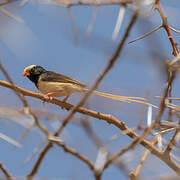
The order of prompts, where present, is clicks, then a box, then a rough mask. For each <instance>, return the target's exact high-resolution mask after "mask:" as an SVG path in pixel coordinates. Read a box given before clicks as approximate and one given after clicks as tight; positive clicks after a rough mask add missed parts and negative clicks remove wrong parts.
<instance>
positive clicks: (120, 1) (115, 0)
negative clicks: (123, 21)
mask: <svg viewBox="0 0 180 180" xmlns="http://www.w3.org/2000/svg"><path fill="white" fill-rule="evenodd" d="M13 1H15V0H4V1H1V2H0V6H2V5H5V4H8V3H10V2H13ZM51 2H53V3H56V4H59V5H61V6H66V7H71V6H76V5H88V6H102V5H112V4H116V5H126V4H128V3H133V2H134V0H110V1H99V0H97V1H91V0H88V1H81V0H79V1H69V0H51ZM153 8H155V9H156V10H157V11H158V12H159V14H160V17H161V19H162V25H160V26H158V27H157V28H155V29H154V30H153V31H151V32H150V33H147V34H145V35H143V36H141V37H140V38H138V39H136V40H139V39H142V38H145V37H146V36H147V35H150V34H151V33H153V32H155V31H157V30H158V29H160V28H164V29H165V31H166V33H167V35H168V38H169V41H170V43H171V46H172V49H173V52H172V54H173V55H174V56H175V57H178V56H179V50H178V47H177V43H176V42H175V40H174V39H173V36H172V34H171V31H175V32H177V31H176V30H174V29H173V28H171V27H170V26H169V24H168V20H167V16H166V14H165V12H164V10H163V8H162V6H161V3H160V0H156V1H155V3H154V5H153ZM137 17H138V11H136V12H135V13H134V14H133V16H132V18H131V20H130V23H129V24H128V27H127V29H126V31H125V34H124V36H123V38H122V40H121V41H120V43H119V46H118V47H117V49H116V51H115V53H114V55H113V56H112V57H111V58H110V59H109V63H108V65H107V66H106V68H105V69H104V71H103V72H102V73H101V74H100V75H99V77H98V78H97V80H96V81H95V83H94V85H93V86H92V88H91V89H90V90H89V91H88V92H87V93H86V94H85V95H84V96H83V98H82V99H81V100H80V101H79V103H78V104H77V105H76V106H73V105H71V104H68V103H64V102H61V101H59V100H56V99H53V100H48V101H47V100H46V99H44V96H43V95H41V94H39V93H35V92H31V91H28V90H25V89H23V88H20V87H18V86H16V85H14V83H13V81H12V79H11V78H10V76H9V75H8V73H7V71H6V70H5V68H4V67H3V66H2V64H1V63H0V68H1V70H2V72H3V73H4V75H5V76H6V78H7V80H8V81H9V82H10V83H8V82H5V81H1V80H0V85H1V86H4V87H7V88H10V89H12V90H13V91H14V92H15V93H16V95H17V96H18V97H19V98H20V100H21V101H22V102H23V105H24V107H27V108H28V111H27V113H28V114H29V115H30V116H32V118H33V119H34V123H35V125H36V126H37V127H38V128H39V129H40V130H41V131H42V132H43V133H44V134H45V136H46V137H47V139H48V140H49V142H48V144H47V146H46V147H45V148H44V149H43V150H42V152H41V153H40V155H39V157H38V159H37V161H36V163H35V165H34V167H33V168H32V170H31V172H30V173H29V175H28V176H27V178H28V179H32V178H33V177H34V175H35V174H36V172H37V171H38V169H39V167H40V164H41V162H42V160H43V159H44V157H45V155H46V153H47V152H48V150H49V149H50V148H51V147H52V146H53V144H54V143H56V144H57V145H58V146H60V147H61V148H63V149H64V151H66V152H68V153H71V154H72V155H74V156H75V157H77V158H78V159H80V160H81V161H83V162H84V163H86V164H87V165H88V166H89V168H90V169H91V170H92V171H93V172H94V177H95V178H96V180H100V179H101V175H102V173H103V171H104V170H105V169H106V168H107V167H108V166H109V165H110V164H111V163H112V162H113V161H116V160H117V159H118V157H119V156H120V155H122V154H124V153H125V152H127V151H128V150H130V149H132V148H134V147H135V146H137V145H138V144H141V145H142V146H144V147H145V148H146V152H145V154H144V156H143V158H142V160H141V162H140V164H139V166H138V167H137V169H136V171H135V174H134V175H135V177H137V176H138V175H139V171H140V169H141V167H142V165H143V163H144V161H145V159H146V157H147V155H148V153H149V152H151V153H152V154H154V155H155V156H156V157H158V158H159V159H161V160H162V161H163V162H164V163H166V164H167V165H168V166H169V167H170V168H171V169H173V170H174V171H175V172H176V173H177V174H178V175H180V165H178V164H177V163H176V162H175V161H173V160H172V159H171V157H170V154H169V152H170V151H171V149H172V146H173V145H174V144H175V143H176V137H177V135H178V132H179V128H175V132H174V135H173V136H172V138H171V140H170V141H169V143H168V145H167V148H166V150H165V151H164V152H162V151H160V150H159V149H158V148H156V147H155V146H154V144H155V143H156V137H155V138H154V140H153V142H152V143H150V142H149V141H147V140H146V139H144V137H145V136H146V135H148V134H149V133H150V132H151V130H152V129H153V128H154V127H155V126H156V127H160V125H161V117H162V114H163V113H164V110H165V108H166V104H165V100H166V98H167V97H168V95H171V89H172V85H173V81H174V79H175V77H176V72H177V69H175V68H174V67H173V66H172V65H170V64H169V66H168V67H167V68H168V80H167V83H166V86H165V89H164V93H163V95H162V98H161V101H160V105H159V107H160V108H159V111H158V113H157V115H156V119H155V122H154V123H153V124H152V125H151V127H148V128H147V129H145V131H144V133H142V135H141V136H139V135H138V134H137V133H136V132H135V131H133V130H132V129H130V128H128V127H127V126H126V125H125V124H124V123H123V122H122V121H119V120H118V119H116V118H115V117H114V116H112V115H108V114H103V113H99V112H96V111H92V110H89V109H86V108H83V107H82V106H83V105H84V103H85V102H86V100H87V99H88V97H89V96H90V95H91V94H92V92H93V91H94V90H95V89H96V88H97V87H98V85H99V84H100V82H101V81H102V79H103V78H104V77H105V75H106V74H107V73H108V72H109V71H110V69H111V68H112V67H113V66H114V63H115V62H116V61H117V59H118V57H119V56H120V53H121V51H122V48H123V46H124V44H125V42H126V39H127V37H128V35H129V32H130V30H131V29H132V26H133V25H134V23H135V22H136V20H137ZM136 40H133V41H131V42H134V41H136ZM24 96H31V97H34V98H37V99H40V100H42V101H46V102H48V103H52V104H55V105H57V106H60V107H64V108H66V109H67V110H70V113H69V114H68V116H67V117H66V118H65V119H64V121H63V123H62V124H61V126H60V127H59V128H58V130H57V131H56V132H55V133H54V134H51V133H50V132H49V130H48V129H47V128H46V127H44V126H43V125H41V124H40V123H39V122H38V118H37V116H36V115H35V114H34V112H33V111H32V110H31V108H30V106H29V105H28V102H27V101H26V99H25V97H24ZM76 112H79V113H82V114H85V115H88V116H90V117H94V118H97V119H99V120H103V121H106V122H107V123H109V124H113V125H114V126H116V127H117V128H119V129H120V130H121V131H123V132H126V135H127V136H129V137H130V138H132V139H133V141H132V143H130V144H129V145H128V146H126V147H124V148H123V149H121V150H120V151H119V152H117V153H115V154H113V155H111V156H110V157H109V158H108V160H107V161H106V162H105V164H103V166H102V167H101V168H100V169H96V167H95V165H94V164H93V162H91V161H90V160H89V159H88V158H87V157H85V156H84V155H82V154H80V153H78V152H77V151H76V150H75V149H73V148H71V147H69V146H67V145H65V143H64V142H62V141H61V140H60V139H59V138H58V137H57V136H58V135H59V134H60V133H61V132H62V130H63V129H64V127H65V126H66V125H67V124H68V123H69V122H70V120H71V118H72V117H73V115H74V114H75V113H76ZM146 130H147V131H146ZM98 143H99V142H98ZM98 143H97V145H98ZM0 169H1V170H2V171H3V173H4V174H5V176H6V178H7V179H12V177H11V175H10V174H9V173H8V171H7V170H6V169H5V168H4V166H3V165H2V163H0Z"/></svg>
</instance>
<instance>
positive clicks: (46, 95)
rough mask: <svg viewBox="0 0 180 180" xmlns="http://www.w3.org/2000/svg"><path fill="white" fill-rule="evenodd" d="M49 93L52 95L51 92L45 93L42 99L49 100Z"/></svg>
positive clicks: (50, 97) (50, 98)
mask: <svg viewBox="0 0 180 180" xmlns="http://www.w3.org/2000/svg"><path fill="white" fill-rule="evenodd" d="M51 95H52V93H47V94H45V95H44V99H45V100H48V101H49V100H52V99H53V97H52V96H51Z"/></svg>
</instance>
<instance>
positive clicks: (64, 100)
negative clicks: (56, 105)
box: [61, 96, 69, 110]
mask: <svg viewBox="0 0 180 180" xmlns="http://www.w3.org/2000/svg"><path fill="white" fill-rule="evenodd" d="M68 97H69V96H66V97H65V98H64V99H63V100H62V102H63V103H66V101H67V99H68ZM64 108H65V107H61V109H64ZM65 109H66V110H68V109H67V108H65Z"/></svg>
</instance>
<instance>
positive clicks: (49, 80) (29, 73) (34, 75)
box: [23, 65, 149, 104]
mask: <svg viewBox="0 0 180 180" xmlns="http://www.w3.org/2000/svg"><path fill="white" fill-rule="evenodd" d="M23 76H26V77H28V78H29V79H30V80H31V81H32V82H33V83H34V84H35V85H36V87H37V88H38V89H39V90H40V91H41V92H42V93H43V94H44V98H46V99H49V100H52V98H53V97H62V96H65V98H64V100H63V102H66V100H67V99H68V97H69V96H70V95H71V94H72V93H86V92H87V91H88V89H87V88H86V86H85V85H84V84H82V83H80V82H79V81H77V80H75V79H72V78H70V77H68V76H65V75H62V74H59V73H56V72H52V71H47V70H45V69H44V68H43V67H41V66H37V65H31V66H28V67H26V68H25V69H24V72H23ZM93 94H96V95H99V96H103V97H106V98H110V99H114V100H119V101H125V102H138V103H143V104H149V103H147V102H145V101H144V100H145V99H144V98H141V97H128V96H117V95H113V94H108V93H102V92H98V91H93Z"/></svg>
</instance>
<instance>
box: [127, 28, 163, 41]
mask: <svg viewBox="0 0 180 180" xmlns="http://www.w3.org/2000/svg"><path fill="white" fill-rule="evenodd" d="M161 28H162V25H160V26H158V27H156V28H154V29H153V30H152V31H151V32H148V33H146V34H144V35H143V36H140V37H139V38H137V39H134V40H132V41H130V42H128V44H130V43H133V42H135V41H138V40H140V39H143V38H145V37H147V36H149V35H151V34H152V33H153V32H156V31H157V30H159V29H161Z"/></svg>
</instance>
